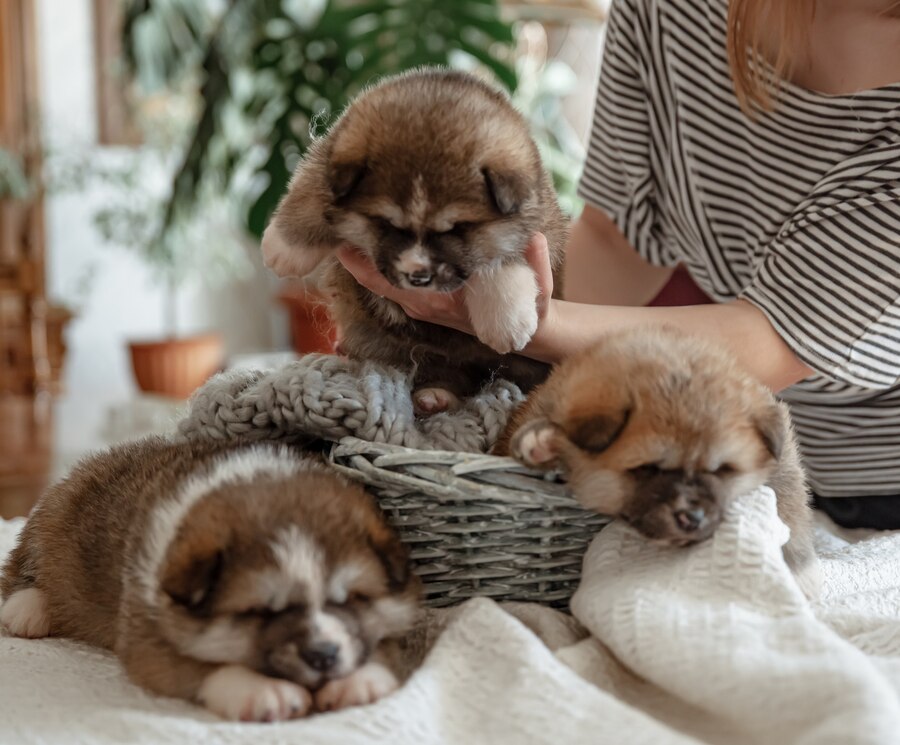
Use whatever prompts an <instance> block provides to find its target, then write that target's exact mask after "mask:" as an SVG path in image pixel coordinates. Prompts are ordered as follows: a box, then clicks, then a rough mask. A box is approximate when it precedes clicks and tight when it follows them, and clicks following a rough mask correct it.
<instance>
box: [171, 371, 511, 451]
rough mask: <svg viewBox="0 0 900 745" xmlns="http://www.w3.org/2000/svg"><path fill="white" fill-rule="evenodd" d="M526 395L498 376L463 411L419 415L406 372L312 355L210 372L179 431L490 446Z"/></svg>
mask: <svg viewBox="0 0 900 745" xmlns="http://www.w3.org/2000/svg"><path fill="white" fill-rule="evenodd" d="M522 400H523V395H522V393H521V391H520V390H519V389H518V387H517V386H515V385H513V384H512V383H509V382H507V381H505V380H495V381H493V382H492V383H490V384H489V385H487V386H486V387H485V388H484V390H482V391H481V392H480V393H479V394H477V395H476V396H473V397H472V398H469V399H467V400H465V401H464V402H463V405H462V407H461V408H460V409H459V410H458V411H454V412H444V413H441V414H435V415H433V416H429V417H425V418H417V417H416V415H415V413H414V412H413V403H412V385H411V379H410V377H409V375H408V374H406V373H403V372H401V371H399V370H396V369H394V368H390V367H385V366H381V365H374V364H363V363H359V362H354V361H352V360H347V359H345V358H342V357H336V356H334V355H324V354H308V355H306V356H304V357H302V358H301V359H299V360H297V361H296V362H293V363H291V364H289V365H286V366H285V367H283V368H281V369H279V370H275V371H273V372H268V373H259V372H247V371H234V372H226V373H222V374H220V375H218V376H216V377H214V378H212V379H211V380H210V381H209V382H208V383H206V385H204V386H203V387H202V388H200V389H199V390H198V391H197V392H196V393H195V394H194V396H193V398H192V399H191V402H190V410H189V413H188V415H187V417H186V418H185V419H184V420H183V421H182V422H181V423H180V425H179V432H180V433H181V435H182V436H183V437H185V438H187V439H201V438H204V439H219V440H228V439H238V438H240V439H246V440H278V439H286V438H287V439H290V438H298V439H299V438H303V437H315V438H324V439H328V440H340V439H341V438H342V437H346V436H353V437H358V438H360V439H362V440H368V441H371V442H388V443H391V444H395V445H403V446H405V447H411V448H418V449H422V450H453V451H466V452H486V451H487V450H488V449H489V448H490V446H491V445H492V444H493V443H494V441H495V440H496V439H497V438H498V437H499V435H500V433H501V432H502V431H503V428H504V427H505V426H506V422H507V419H508V417H509V415H510V413H511V412H512V411H513V410H514V409H515V407H516V406H517V405H518V404H519V403H520V402H521V401H522Z"/></svg>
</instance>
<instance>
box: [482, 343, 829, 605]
mask: <svg viewBox="0 0 900 745" xmlns="http://www.w3.org/2000/svg"><path fill="white" fill-rule="evenodd" d="M494 452H495V453H496V454H498V455H512V456H513V457H514V458H516V459H518V460H519V461H521V462H522V463H524V464H526V465H528V466H532V467H537V468H543V469H555V468H561V469H562V471H563V472H564V473H565V474H566V476H567V478H568V482H569V484H570V486H571V488H572V492H573V493H574V495H575V497H576V498H577V499H578V501H579V502H580V503H581V504H582V505H584V506H585V507H587V508H589V509H592V510H596V511H597V512H600V513H602V514H606V515H615V516H617V517H620V518H621V519H623V520H625V521H626V522H628V523H629V524H631V525H632V526H633V527H634V528H635V529H636V530H638V531H639V532H640V533H642V534H644V535H645V536H647V537H648V538H651V539H653V540H656V541H661V542H664V543H669V544H673V545H678V546H685V545H689V544H691V543H696V542H698V541H702V540H705V539H706V538H709V537H710V536H711V535H712V534H713V532H714V531H715V529H716V527H717V526H718V525H719V523H720V522H721V520H722V515H723V512H724V509H725V507H726V505H727V504H728V502H729V500H730V499H731V498H732V497H733V496H735V495H738V494H744V493H748V492H750V491H752V490H753V489H756V488H758V487H759V486H762V485H763V484H767V485H769V486H770V487H771V488H772V489H773V490H774V492H775V494H776V497H777V500H778V514H779V516H780V517H781V519H782V521H783V522H784V523H785V524H786V525H787V526H788V528H790V531H791V537H790V540H789V541H788V543H787V544H786V545H785V546H784V557H785V559H786V561H787V563H788V565H789V566H790V568H791V569H792V570H793V572H794V574H795V576H796V578H797V581H798V583H799V585H800V587H801V588H802V589H803V591H804V592H805V593H806V594H807V596H808V597H810V598H815V597H817V596H818V594H819V589H820V584H821V577H820V571H819V566H818V563H817V560H816V556H815V552H814V550H813V545H812V511H811V509H810V507H809V493H808V491H807V487H806V477H805V475H804V472H803V469H802V467H801V465H800V456H799V452H798V449H797V443H796V441H795V438H794V433H793V429H792V425H791V421H790V415H789V413H788V410H787V407H786V406H785V405H784V404H782V403H779V402H778V401H776V400H775V398H774V397H773V396H772V394H771V393H770V392H769V391H768V389H766V388H765V387H764V386H763V385H761V384H760V383H758V382H757V381H756V380H754V379H753V378H751V377H750V376H749V375H747V374H746V373H744V372H743V371H742V370H740V369H739V368H738V367H737V365H736V364H735V363H734V361H733V360H732V358H731V357H730V356H729V355H728V354H727V353H726V352H725V351H724V350H722V349H720V348H718V347H716V346H713V345H711V344H709V343H707V342H705V341H703V340H701V339H698V338H695V337H692V336H688V335H686V334H683V333H681V332H679V331H676V330H674V329H667V328H643V329H637V330H630V331H623V332H618V333H612V334H609V335H608V336H607V337H605V338H604V339H602V340H601V341H600V342H598V343H597V344H595V345H594V346H592V347H590V348H588V349H586V350H585V351H583V352H582V353H580V354H577V355H574V356H572V357H570V358H569V359H567V360H565V361H564V362H563V363H562V364H560V365H559V366H558V367H557V368H556V369H554V371H553V373H552V374H551V375H550V377H549V379H548V380H547V381H546V382H545V383H544V384H543V385H541V386H540V387H539V388H537V389H536V390H535V391H534V392H533V393H532V394H531V395H530V396H529V397H528V399H527V401H526V402H525V403H524V404H523V405H522V406H521V407H520V408H519V410H517V411H516V412H515V414H514V415H513V417H512V418H511V420H510V423H509V425H508V426H507V429H506V432H505V433H504V435H503V436H502V437H501V439H500V440H499V441H498V443H497V444H496V445H495V447H494Z"/></svg>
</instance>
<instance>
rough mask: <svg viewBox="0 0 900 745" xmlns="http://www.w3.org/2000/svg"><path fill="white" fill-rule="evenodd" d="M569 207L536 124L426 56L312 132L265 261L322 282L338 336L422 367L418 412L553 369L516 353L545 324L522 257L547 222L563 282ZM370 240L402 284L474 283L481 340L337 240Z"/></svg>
mask: <svg viewBox="0 0 900 745" xmlns="http://www.w3.org/2000/svg"><path fill="white" fill-rule="evenodd" d="M566 231H567V221H566V219H565V218H564V216H563V214H562V212H561V210H560V208H559V205H558V203H557V200H556V195H555V193H554V191H553V185H552V182H551V180H550V177H549V176H548V175H547V173H546V171H545V170H544V169H543V167H542V165H541V158H540V155H539V153H538V150H537V147H536V146H535V144H534V141H533V140H532V138H531V135H530V134H529V129H528V124H527V123H526V121H525V120H524V118H523V117H522V116H521V115H520V114H519V113H518V112H517V111H516V110H515V109H514V108H513V107H512V105H511V104H510V102H509V100H508V99H507V98H506V96H505V95H503V94H502V93H500V92H499V91H497V90H495V89H494V88H492V87H491V86H489V85H487V84H485V83H484V82H482V81H480V80H479V79H478V78H475V77H474V76H472V75H468V74H464V73H461V72H451V71H446V70H438V69H432V70H427V69H426V70H419V71H415V72H412V73H407V74H405V75H400V76H397V77H394V78H390V79H388V80H385V81H384V82H382V83H380V84H378V85H376V86H374V87H372V88H370V89H368V90H367V91H365V92H364V93H362V94H361V95H360V96H359V97H358V98H357V99H356V100H355V101H354V102H353V103H352V104H351V105H350V107H349V108H348V109H347V110H346V111H345V112H344V114H343V115H342V116H341V118H340V119H339V120H338V121H337V122H336V123H335V124H334V126H332V127H331V129H330V131H329V132H328V133H327V134H326V135H325V136H324V137H322V138H320V139H319V140H317V141H316V142H314V143H313V145H312V146H311V147H310V149H309V151H308V153H307V155H306V157H305V158H304V160H303V161H302V162H301V163H300V165H299V166H298V167H297V171H296V173H295V174H294V177H293V179H292V181H291V183H290V186H289V187H288V192H287V194H286V195H285V197H284V198H283V200H282V202H281V204H280V205H279V206H278V208H277V210H276V211H275V213H274V215H273V216H272V220H271V222H270V224H269V226H268V228H267V230H266V233H265V235H264V236H263V242H262V250H263V255H264V258H265V261H266V264H267V265H268V266H269V267H271V268H272V269H273V270H274V271H275V272H276V273H278V274H279V275H281V276H290V275H294V276H305V275H307V274H309V273H310V272H312V271H313V270H314V269H315V268H316V267H317V266H318V265H319V263H320V262H322V261H323V260H325V259H328V262H329V263H328V266H327V269H326V270H325V272H324V284H325V288H326V291H327V294H328V295H329V296H330V298H331V301H330V302H331V306H330V310H331V313H332V316H333V318H334V320H335V322H336V323H337V325H338V327H339V328H340V329H341V333H342V339H341V350H342V351H343V352H344V353H345V354H347V355H348V356H350V357H352V358H354V359H360V360H372V361H377V362H382V363H385V364H388V365H391V366H393V367H396V368H400V369H404V370H410V371H411V372H413V373H414V389H415V392H414V397H413V398H414V401H415V404H416V408H417V411H418V412H419V413H423V414H427V413H434V412H436V411H442V410H445V409H448V408H453V407H454V406H455V405H456V404H457V403H458V399H459V397H462V396H468V395H471V394H474V393H476V392H477V391H478V390H479V389H480V388H481V387H482V386H483V385H484V384H485V383H486V382H487V381H489V380H490V379H492V378H493V377H495V376H500V377H504V378H506V379H508V380H512V381H513V382H515V383H517V384H518V385H519V386H520V387H522V388H523V389H526V390H527V389H530V388H531V387H533V386H534V385H536V384H537V383H538V382H540V381H542V380H543V379H544V378H546V376H547V373H548V372H549V368H548V367H547V366H546V365H545V364H543V363H540V362H536V361H533V360H528V359H525V358H524V357H521V356H518V355H515V354H513V353H514V352H517V351H519V350H521V349H522V348H523V347H524V346H525V345H526V344H527V343H528V341H529V340H530V339H531V336H532V335H533V334H534V332H535V329H536V328H537V323H538V316H537V310H536V299H537V295H538V287H537V283H536V280H535V277H534V273H533V271H532V270H531V269H530V267H529V266H528V264H527V262H526V260H525V250H526V247H527V245H528V243H529V240H530V239H531V237H532V236H533V235H534V234H535V233H537V232H542V233H544V234H545V235H546V237H547V243H548V246H549V252H550V260H551V264H552V267H553V270H554V283H553V284H554V288H555V290H556V292H559V291H561V288H562V277H561V266H562V259H563V249H564V245H565V241H566ZM342 244H352V245H354V246H356V247H358V248H359V249H361V250H362V251H363V252H364V253H365V255H366V256H368V258H369V259H370V260H371V261H372V263H373V264H374V265H375V266H376V267H377V268H378V270H379V271H380V272H381V273H382V274H383V275H384V276H385V277H386V278H387V279H388V280H389V281H390V282H391V283H392V284H394V285H395V286H397V287H400V288H406V289H410V288H420V289H421V290H422V291H433V292H453V291H455V290H461V291H462V292H463V293H464V295H465V301H466V306H467V308H468V309H469V313H470V316H471V318H472V323H473V325H474V328H475V333H476V335H477V337H478V338H477V339H476V338H473V337H472V336H470V335H468V334H464V333H461V332H458V331H454V330H452V329H449V328H445V327H442V326H437V325H434V324H429V323H425V322H423V321H417V320H413V319H411V318H408V317H407V316H406V314H405V313H404V312H403V310H402V309H401V308H400V307H399V306H398V305H396V304H395V303H394V302H392V301H390V300H386V299H384V298H381V297H378V296H377V295H374V294H373V293H371V292H370V291H368V290H367V289H365V288H364V287H361V286H360V285H359V284H357V282H356V281H355V280H354V278H353V276H352V275H351V274H350V273H349V272H348V271H346V270H345V269H344V268H343V267H342V266H341V265H340V264H339V263H338V262H337V260H336V259H335V258H333V253H334V249H335V248H336V247H338V246H340V245H342Z"/></svg>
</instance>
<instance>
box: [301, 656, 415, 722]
mask: <svg viewBox="0 0 900 745" xmlns="http://www.w3.org/2000/svg"><path fill="white" fill-rule="evenodd" d="M399 685H400V684H399V683H398V682H397V678H396V677H394V674H393V673H392V672H391V671H390V670H388V669H387V668H386V667H385V666H384V665H381V664H379V663H377V662H368V663H366V664H365V665H363V666H362V667H360V668H359V669H357V670H354V671H353V672H352V673H350V674H349V675H348V676H347V677H345V678H338V679H337V680H331V681H329V682H328V683H326V684H325V685H324V686H322V688H321V689H320V690H319V691H318V693H316V708H317V709H319V710H320V711H337V710H338V709H346V708H348V707H350V706H365V705H366V704H372V703H374V702H376V701H378V700H380V699H382V698H384V697H385V696H387V695H388V694H390V693H393V692H394V691H396V690H397V688H398V687H399Z"/></svg>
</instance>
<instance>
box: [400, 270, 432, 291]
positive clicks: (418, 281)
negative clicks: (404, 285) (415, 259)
mask: <svg viewBox="0 0 900 745" xmlns="http://www.w3.org/2000/svg"><path fill="white" fill-rule="evenodd" d="M432 279H434V275H433V274H432V273H431V270H430V269H417V270H416V271H414V272H409V273H407V275H406V280H407V282H409V283H410V284H411V285H412V286H413V287H428V285H430V284H431V280H432Z"/></svg>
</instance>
